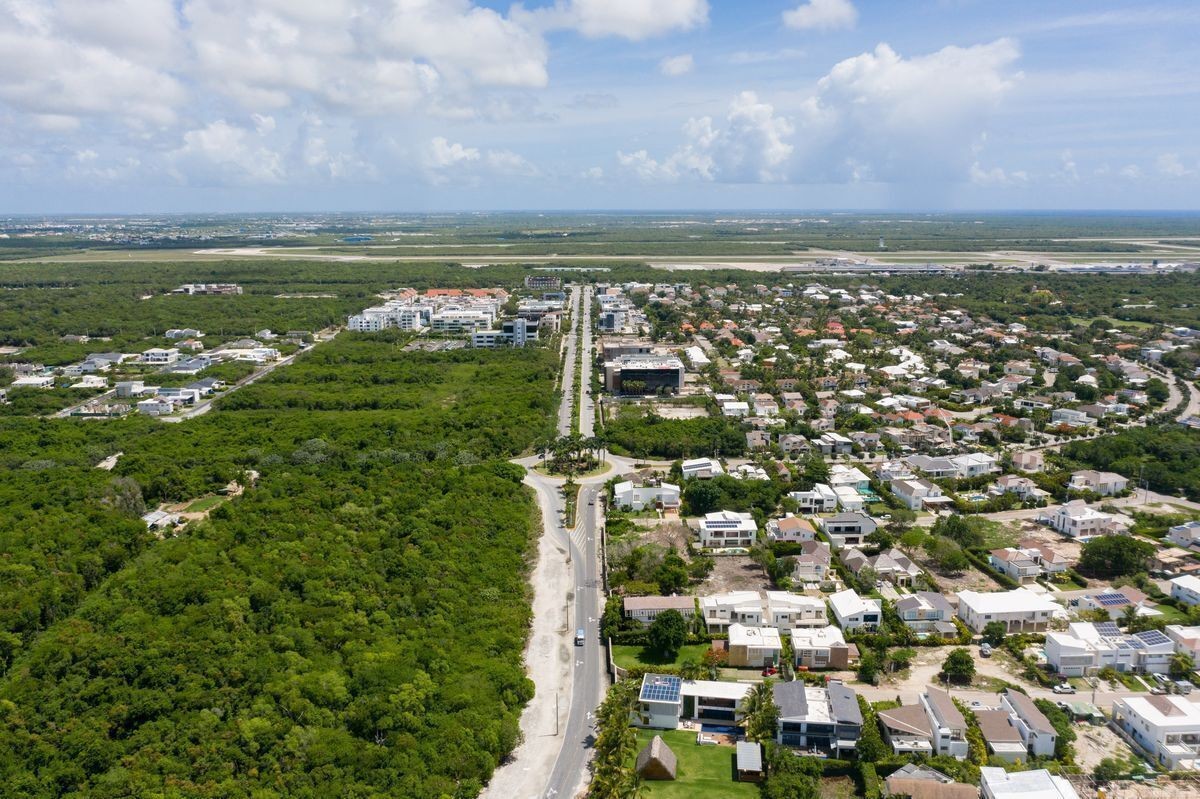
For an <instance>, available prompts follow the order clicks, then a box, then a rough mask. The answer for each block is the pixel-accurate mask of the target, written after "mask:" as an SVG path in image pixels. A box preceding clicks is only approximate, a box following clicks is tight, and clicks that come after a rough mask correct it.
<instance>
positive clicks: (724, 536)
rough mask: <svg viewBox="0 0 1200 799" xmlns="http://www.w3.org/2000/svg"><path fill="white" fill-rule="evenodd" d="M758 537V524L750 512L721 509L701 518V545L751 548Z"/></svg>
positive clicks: (707, 546) (706, 546)
mask: <svg viewBox="0 0 1200 799" xmlns="http://www.w3.org/2000/svg"><path fill="white" fill-rule="evenodd" d="M757 537H758V525H757V524H755V522H754V517H753V516H752V515H750V514H749V513H738V512H737V511H732V510H719V511H714V512H713V513H708V514H705V516H704V518H703V519H701V520H700V546H702V547H705V548H721V547H741V548H743V549H749V548H750V547H752V546H753V545H754V542H755V540H756V539H757Z"/></svg>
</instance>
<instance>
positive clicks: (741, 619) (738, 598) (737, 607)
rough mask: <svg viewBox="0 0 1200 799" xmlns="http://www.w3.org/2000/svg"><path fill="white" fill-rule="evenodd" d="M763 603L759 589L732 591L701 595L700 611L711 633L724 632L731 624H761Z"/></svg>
mask: <svg viewBox="0 0 1200 799" xmlns="http://www.w3.org/2000/svg"><path fill="white" fill-rule="evenodd" d="M763 604H764V603H763V599H762V597H761V596H759V593H758V592H757V591H731V592H729V593H726V594H712V595H710V596H703V597H700V612H701V613H702V614H703V616H704V624H705V626H706V627H707V628H708V631H709V632H710V633H723V632H725V631H726V630H727V629H729V625H731V624H745V625H751V626H761V625H762V623H763V618H765V616H766V612H765V609H764V608H763Z"/></svg>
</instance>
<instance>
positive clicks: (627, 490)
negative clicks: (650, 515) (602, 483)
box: [613, 480, 680, 511]
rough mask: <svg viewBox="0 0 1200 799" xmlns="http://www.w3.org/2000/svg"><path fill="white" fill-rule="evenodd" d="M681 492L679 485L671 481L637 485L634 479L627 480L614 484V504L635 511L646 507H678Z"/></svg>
mask: <svg viewBox="0 0 1200 799" xmlns="http://www.w3.org/2000/svg"><path fill="white" fill-rule="evenodd" d="M679 493H680V490H679V486H677V485H673V484H671V483H658V484H654V483H650V484H647V485H642V486H635V485H634V484H633V482H632V481H630V480H625V481H623V482H620V483H617V484H616V485H615V486H613V505H615V506H616V507H618V508H631V509H632V510H635V511H640V510H644V509H646V508H662V509H664V510H665V509H669V508H678V507H679Z"/></svg>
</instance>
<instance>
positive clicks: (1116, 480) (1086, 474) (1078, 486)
mask: <svg viewBox="0 0 1200 799" xmlns="http://www.w3.org/2000/svg"><path fill="white" fill-rule="evenodd" d="M1128 486H1129V480H1128V478H1125V477H1122V476H1121V475H1119V474H1116V473H1115V472H1097V471H1095V470H1094V469H1085V470H1083V471H1080V472H1075V473H1073V474H1072V475H1071V482H1070V483H1068V484H1067V488H1068V489H1069V490H1074V491H1091V492H1093V493H1096V494H1100V495H1101V496H1105V497H1111V496H1113V495H1114V494H1120V493H1121V492H1122V491H1124V490H1125V489H1126V488H1128Z"/></svg>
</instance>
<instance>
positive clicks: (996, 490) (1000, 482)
mask: <svg viewBox="0 0 1200 799" xmlns="http://www.w3.org/2000/svg"><path fill="white" fill-rule="evenodd" d="M989 491H990V492H991V493H993V494H998V495H1003V494H1016V495H1017V497H1019V498H1020V499H1021V501H1022V502H1028V501H1029V500H1031V499H1032V500H1038V501H1040V500H1043V499H1045V498H1046V497H1048V496H1050V495H1049V494H1048V493H1047V492H1045V491H1043V490H1042V489H1040V488H1038V484H1037V483H1035V482H1033V481H1032V480H1030V479H1029V478H1028V477H1020V476H1018V475H1015V474H1006V475H1003V476H1001V477H998V478H996V482H995V483H994V484H993V485H992V487H991V488H990V489H989Z"/></svg>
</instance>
